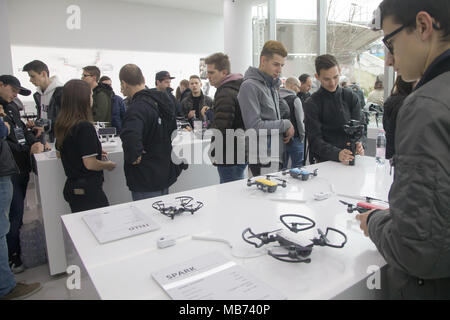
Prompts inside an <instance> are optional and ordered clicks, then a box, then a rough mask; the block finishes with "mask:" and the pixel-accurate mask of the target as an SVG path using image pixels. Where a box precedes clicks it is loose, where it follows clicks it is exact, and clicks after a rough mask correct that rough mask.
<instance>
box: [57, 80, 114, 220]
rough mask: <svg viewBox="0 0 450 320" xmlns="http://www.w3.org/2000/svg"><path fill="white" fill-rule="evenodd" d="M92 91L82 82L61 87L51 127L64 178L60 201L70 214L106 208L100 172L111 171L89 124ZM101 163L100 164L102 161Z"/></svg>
mask: <svg viewBox="0 0 450 320" xmlns="http://www.w3.org/2000/svg"><path fill="white" fill-rule="evenodd" d="M91 105H92V91H91V88H90V86H89V85H88V84H87V83H86V82H84V81H82V80H70V81H69V82H67V83H66V84H65V85H64V88H63V93H62V103H61V109H60V111H59V114H58V118H57V119H56V123H55V136H56V149H57V150H58V151H59V153H60V156H61V160H62V164H63V167H64V171H65V173H66V176H67V180H66V184H65V186H64V191H63V194H64V199H65V200H66V201H67V202H68V203H69V205H70V209H71V210H72V212H73V213H74V212H80V211H85V210H91V209H97V208H101V207H106V206H109V203H108V199H107V197H106V195H105V193H104V192H103V170H105V169H106V170H110V171H111V170H113V169H114V168H115V167H116V164H115V163H114V162H111V161H108V160H106V159H104V158H106V153H104V152H103V151H102V146H101V143H100V141H99V139H98V136H97V132H96V130H95V128H94V125H93V124H92V122H91V121H92V115H91ZM102 159H104V160H102Z"/></svg>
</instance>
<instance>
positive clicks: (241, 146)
mask: <svg viewBox="0 0 450 320" xmlns="http://www.w3.org/2000/svg"><path fill="white" fill-rule="evenodd" d="M205 63H206V68H207V75H208V79H209V82H210V83H211V85H213V86H214V87H216V88H217V91H216V94H215V96H214V120H213V124H212V126H211V127H212V128H213V129H216V130H218V131H220V133H221V134H222V139H223V141H222V142H223V148H221V149H219V150H214V151H213V153H212V154H211V155H212V156H213V158H214V159H213V163H214V165H216V166H217V170H218V172H219V177H220V183H226V182H231V181H236V180H241V179H244V178H245V169H246V168H247V164H246V163H245V136H244V135H242V136H240V137H238V134H237V133H236V130H239V129H241V130H242V133H243V132H244V122H243V120H242V114H241V109H240V106H239V102H238V100H237V95H238V93H239V89H240V87H241V84H242V81H243V77H242V75H241V74H231V73H230V69H231V67H230V60H229V58H228V56H227V55H225V54H223V53H215V54H213V55H211V56H209V57H208V58H206V59H205ZM227 135H231V138H232V139H228V142H227V139H226V137H227ZM212 142H213V141H212ZM231 142H232V143H233V144H231ZM227 143H228V144H229V145H227ZM232 152H234V155H232ZM220 153H221V154H220ZM239 156H240V158H241V159H239Z"/></svg>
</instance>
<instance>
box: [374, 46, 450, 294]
mask: <svg viewBox="0 0 450 320" xmlns="http://www.w3.org/2000/svg"><path fill="white" fill-rule="evenodd" d="M440 61H441V63H438V64H436V63H434V64H433V66H432V69H433V68H434V69H433V70H428V71H427V73H426V74H425V75H424V78H426V77H427V76H428V77H429V78H428V80H424V79H422V81H421V83H420V84H419V88H418V89H416V91H414V92H413V93H412V94H411V95H410V96H409V97H408V98H407V99H406V100H405V102H404V104H403V106H402V108H401V109H400V112H399V114H398V119H397V130H396V136H395V149H396V155H395V157H394V163H395V176H394V183H393V185H392V187H391V190H390V194H389V205H390V209H389V210H385V211H378V212H374V213H373V214H371V215H370V217H369V221H368V228H369V236H370V238H371V239H372V241H373V242H374V243H375V245H376V246H377V248H378V250H379V252H380V253H381V254H382V255H383V257H384V258H385V259H386V262H387V263H388V265H389V266H390V267H391V270H390V272H391V279H390V280H389V281H390V282H389V285H390V286H392V287H393V289H394V290H395V291H396V294H398V295H399V296H397V297H400V298H413V299H415V298H419V299H426V298H431V299H442V298H444V299H450V93H449V90H448V88H449V87H448V84H449V83H450V50H449V51H448V52H447V57H446V56H445V55H443V57H441V58H440ZM439 70H441V71H439ZM444 71H446V72H444Z"/></svg>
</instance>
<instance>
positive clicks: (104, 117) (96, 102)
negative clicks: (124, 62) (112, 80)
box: [81, 66, 114, 127]
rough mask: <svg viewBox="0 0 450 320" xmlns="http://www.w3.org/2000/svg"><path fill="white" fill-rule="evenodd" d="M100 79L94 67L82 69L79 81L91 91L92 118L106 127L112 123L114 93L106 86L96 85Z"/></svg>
mask: <svg viewBox="0 0 450 320" xmlns="http://www.w3.org/2000/svg"><path fill="white" fill-rule="evenodd" d="M99 79H100V69H99V68H98V67H96V66H87V67H84V68H83V74H82V75H81V80H83V81H85V82H87V83H88V84H89V85H90V86H91V89H92V99H93V104H92V116H93V120H94V121H95V122H97V121H98V122H105V123H106V126H107V127H108V126H110V125H111V121H112V97H113V95H114V92H113V90H112V88H111V87H110V86H108V85H106V84H103V83H98V81H99Z"/></svg>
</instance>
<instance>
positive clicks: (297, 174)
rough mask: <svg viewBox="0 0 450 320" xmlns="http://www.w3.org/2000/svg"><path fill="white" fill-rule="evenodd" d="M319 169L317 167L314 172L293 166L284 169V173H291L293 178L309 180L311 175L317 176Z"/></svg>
mask: <svg viewBox="0 0 450 320" xmlns="http://www.w3.org/2000/svg"><path fill="white" fill-rule="evenodd" d="M317 171H318V169H315V170H314V171H313V172H310V171H308V170H306V169H302V168H292V169H290V170H286V171H283V175H284V176H285V175H287V174H288V173H289V174H290V175H291V177H292V178H295V179H300V180H302V181H307V180H308V179H309V178H310V177H317Z"/></svg>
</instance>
